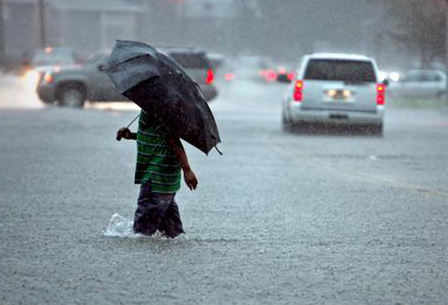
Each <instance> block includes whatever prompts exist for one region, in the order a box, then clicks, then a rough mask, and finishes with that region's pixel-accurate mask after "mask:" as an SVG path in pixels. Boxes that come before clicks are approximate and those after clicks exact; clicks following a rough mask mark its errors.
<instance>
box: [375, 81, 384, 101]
mask: <svg viewBox="0 0 448 305" xmlns="http://www.w3.org/2000/svg"><path fill="white" fill-rule="evenodd" d="M385 94H386V85H383V84H378V85H377V86H376V104H377V105H384V104H385V102H386V98H385Z"/></svg>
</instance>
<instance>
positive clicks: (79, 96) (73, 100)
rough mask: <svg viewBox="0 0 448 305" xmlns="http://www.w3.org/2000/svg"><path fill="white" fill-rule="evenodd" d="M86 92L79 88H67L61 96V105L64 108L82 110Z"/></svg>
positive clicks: (63, 89) (62, 90) (62, 91)
mask: <svg viewBox="0 0 448 305" xmlns="http://www.w3.org/2000/svg"><path fill="white" fill-rule="evenodd" d="M84 103H85V96H84V92H83V91H82V90H81V89H80V88H77V87H65V88H62V89H61V92H60V94H59V105H60V106H63V107H73V108H82V107H84Z"/></svg>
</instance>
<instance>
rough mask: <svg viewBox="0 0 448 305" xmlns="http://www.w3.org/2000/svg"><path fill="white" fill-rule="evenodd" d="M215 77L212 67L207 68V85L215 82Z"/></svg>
mask: <svg viewBox="0 0 448 305" xmlns="http://www.w3.org/2000/svg"><path fill="white" fill-rule="evenodd" d="M214 79H215V75H214V73H213V70H212V69H208V70H207V76H206V77H205V83H206V84H207V85H211V84H213V80H214Z"/></svg>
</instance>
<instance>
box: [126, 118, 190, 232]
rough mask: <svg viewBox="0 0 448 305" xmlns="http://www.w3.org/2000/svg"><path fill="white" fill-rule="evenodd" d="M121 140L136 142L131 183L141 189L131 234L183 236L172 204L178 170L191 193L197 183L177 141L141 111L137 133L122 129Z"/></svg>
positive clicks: (179, 175)
mask: <svg viewBox="0 0 448 305" xmlns="http://www.w3.org/2000/svg"><path fill="white" fill-rule="evenodd" d="M121 138H124V139H128V140H136V141H137V164H136V170H135V179H134V182H135V184H140V185H141V186H140V194H139V197H138V203H137V210H136V211H135V215H134V227H133V229H134V232H135V233H140V234H144V235H153V234H154V233H155V232H156V231H157V230H158V231H160V232H161V233H162V234H163V235H164V236H167V237H170V238H174V237H176V236H178V235H179V234H182V233H185V232H184V230H183V227H182V221H181V219H180V214H179V208H178V206H177V204H176V202H175V201H174V197H175V195H176V192H177V191H178V190H179V189H180V185H181V170H182V171H183V173H184V180H185V183H186V184H187V186H188V187H189V188H190V190H195V189H196V187H197V185H198V180H197V178H196V175H195V174H194V172H193V171H192V170H191V168H190V165H189V163H188V158H187V155H186V153H185V150H184V147H183V146H182V142H181V141H180V139H179V138H173V137H171V136H170V135H169V134H168V133H167V132H166V131H165V130H164V129H163V128H162V126H161V125H160V124H158V122H157V120H156V118H155V117H154V115H153V114H150V113H148V112H145V111H144V110H141V112H140V116H139V124H138V130H137V133H135V132H131V131H130V130H129V128H127V127H122V128H120V129H119V130H118V131H117V140H120V139H121Z"/></svg>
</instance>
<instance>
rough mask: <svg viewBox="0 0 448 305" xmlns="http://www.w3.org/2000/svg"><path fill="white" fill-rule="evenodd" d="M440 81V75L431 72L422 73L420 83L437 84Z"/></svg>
mask: <svg viewBox="0 0 448 305" xmlns="http://www.w3.org/2000/svg"><path fill="white" fill-rule="evenodd" d="M441 80H442V78H441V77H440V75H438V74H436V73H431V72H427V73H423V74H422V79H421V81H422V82H439V81H441Z"/></svg>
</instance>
